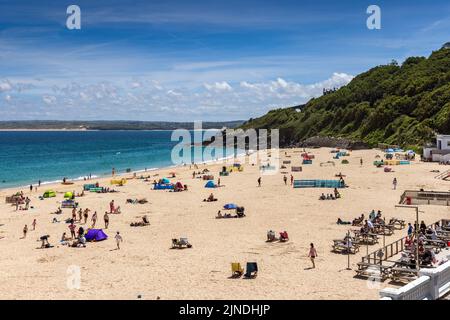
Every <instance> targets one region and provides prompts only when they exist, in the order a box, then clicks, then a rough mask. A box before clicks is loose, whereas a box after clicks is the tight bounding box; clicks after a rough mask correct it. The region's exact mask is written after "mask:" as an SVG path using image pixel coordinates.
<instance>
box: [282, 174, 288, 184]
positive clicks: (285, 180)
mask: <svg viewBox="0 0 450 320" xmlns="http://www.w3.org/2000/svg"><path fill="white" fill-rule="evenodd" d="M283 181H284V185H285V186H287V177H286V175H284V176H283Z"/></svg>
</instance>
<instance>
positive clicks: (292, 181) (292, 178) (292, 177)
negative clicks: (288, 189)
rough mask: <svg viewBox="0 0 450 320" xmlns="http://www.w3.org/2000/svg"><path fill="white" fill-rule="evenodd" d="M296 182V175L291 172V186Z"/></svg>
mask: <svg viewBox="0 0 450 320" xmlns="http://www.w3.org/2000/svg"><path fill="white" fill-rule="evenodd" d="M293 184H294V176H293V175H292V174H291V186H292V185H293Z"/></svg>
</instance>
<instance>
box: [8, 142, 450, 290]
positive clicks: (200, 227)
mask: <svg viewBox="0 0 450 320" xmlns="http://www.w3.org/2000/svg"><path fill="white" fill-rule="evenodd" d="M285 151H287V152H288V155H291V157H290V158H288V159H287V158H285V155H284V152H285ZM308 151H310V152H311V153H313V154H314V155H315V157H316V159H315V160H314V162H313V164H312V165H303V172H299V173H293V175H294V177H295V178H296V179H302V178H303V179H335V177H334V175H335V174H336V173H339V172H342V174H345V175H347V177H346V183H347V184H348V185H349V186H350V187H349V188H347V189H341V194H342V195H343V198H342V199H339V200H336V201H319V200H318V197H319V195H320V194H321V193H322V192H331V191H332V190H331V189H293V188H292V187H291V186H289V183H288V186H285V185H284V182H283V179H282V177H283V174H282V173H280V172H278V173H277V174H275V175H272V176H271V175H268V176H262V187H260V188H259V187H257V178H258V177H259V176H260V172H259V169H258V166H257V165H255V166H252V165H250V164H245V166H244V167H245V169H244V171H243V172H235V173H232V174H231V175H230V176H229V177H220V178H221V182H222V184H224V185H225V187H222V188H218V189H213V190H212V189H205V188H204V184H205V181H202V180H200V179H193V178H192V171H193V169H192V170H190V169H189V167H184V168H178V169H176V172H177V179H173V180H174V182H176V181H181V182H182V183H183V184H187V185H188V186H189V190H188V191H187V192H179V193H173V192H167V191H153V190H151V183H146V182H144V181H143V180H140V179H132V180H129V181H128V183H127V184H126V185H125V186H124V187H115V189H117V190H120V193H110V194H95V193H87V194H86V196H85V197H82V198H77V199H76V201H78V202H79V203H80V206H81V207H82V208H83V209H84V208H86V207H88V208H90V209H91V210H93V211H97V213H98V217H99V219H98V221H97V225H98V226H103V214H104V212H105V211H106V210H108V208H109V202H110V201H111V200H112V199H114V200H115V202H116V205H120V206H121V208H122V214H120V215H110V227H109V229H107V230H105V232H106V233H107V234H108V235H109V239H108V240H106V241H102V242H98V243H88V244H87V248H68V247H65V246H61V245H59V240H60V237H61V235H62V233H63V232H67V234H70V232H69V229H68V224H66V223H64V222H61V223H54V224H53V223H51V221H52V218H53V217H55V215H52V214H50V212H53V211H55V210H56V208H57V207H58V206H59V203H60V202H61V201H62V200H63V193H64V192H66V191H72V190H75V191H76V192H81V190H82V185H83V183H84V182H82V181H81V182H77V183H76V184H75V185H72V186H63V185H53V186H45V187H44V186H42V187H41V188H40V189H39V190H38V192H37V193H36V192H31V193H30V192H29V190H25V189H24V190H23V191H24V192H25V195H28V196H30V197H31V199H32V202H31V205H32V206H34V209H30V210H28V211H17V212H16V211H15V208H14V207H13V206H11V205H9V204H8V205H6V204H5V201H4V199H5V196H7V195H11V194H13V193H14V192H15V191H18V189H17V188H16V189H8V190H2V191H0V199H1V203H0V213H1V214H0V224H2V225H1V226H0V238H1V237H3V238H1V239H0V250H1V253H2V257H1V259H0V281H1V288H2V290H0V298H1V299H136V298H137V296H138V295H141V296H142V299H156V298H157V297H160V298H161V299H378V297H379V294H378V291H379V288H376V287H375V288H373V286H371V285H370V284H369V285H368V282H367V281H365V280H361V279H356V278H354V276H355V272H354V271H353V270H352V271H348V270H346V267H347V256H345V255H340V254H336V253H332V252H331V244H332V240H333V239H339V238H343V237H344V235H345V233H346V232H347V230H349V229H350V228H351V227H349V226H340V225H337V224H336V220H337V218H338V217H341V218H342V219H343V220H348V221H351V220H352V219H353V218H355V217H357V216H360V215H361V213H365V214H366V215H367V214H368V213H369V212H370V211H371V210H372V209H375V210H382V212H383V215H384V216H386V219H387V220H389V219H390V218H391V217H393V216H395V217H397V218H401V219H405V220H406V221H408V222H412V221H413V219H414V216H415V213H414V210H408V209H398V208H397V209H396V208H394V206H395V204H397V203H398V202H399V199H400V195H401V194H402V193H403V191H404V190H406V189H413V190H417V189H420V188H424V189H425V190H441V191H448V189H449V187H448V186H449V182H447V181H442V180H437V179H434V176H435V175H436V174H435V173H432V172H430V171H431V170H441V171H442V170H445V169H446V167H443V166H440V165H438V164H433V163H420V162H418V161H416V162H414V163H413V164H411V165H404V166H395V167H393V168H394V170H395V172H394V173H385V172H383V169H380V168H376V167H375V166H373V164H372V162H373V160H375V155H377V154H379V155H382V152H381V151H379V150H366V151H354V152H352V153H351V156H350V157H345V159H348V160H349V161H350V164H348V165H343V164H341V162H340V160H334V161H335V163H336V166H335V167H333V166H323V167H321V166H320V162H326V161H330V160H332V154H331V153H330V149H326V148H322V149H309V150H308ZM280 156H281V160H283V159H285V160H291V161H292V164H293V165H301V158H300V153H299V150H294V149H290V150H282V151H281V152H280ZM361 157H362V158H363V160H364V164H363V166H362V167H361V166H360V164H359V161H360V158H361ZM341 159H344V158H341ZM221 166H222V165H221V164H211V165H208V168H209V169H210V170H211V172H212V174H214V176H215V180H216V181H217V178H218V177H219V175H218V172H219V170H220V168H221ZM205 167H206V166H205V165H201V166H200V170H201V169H203V168H205ZM287 167H288V169H287V170H286V171H288V174H287V176H288V178H289V175H290V173H291V172H290V165H288V166H287ZM170 171H173V169H165V170H158V171H153V172H147V173H144V174H145V175H148V174H151V175H154V174H159V176H158V177H155V179H158V178H162V177H164V176H167V175H168V173H169V172H170ZM280 171H284V170H280ZM129 176H130V175H129ZM394 177H396V178H397V179H398V189H397V190H395V191H394V190H392V180H393V178H394ZM152 179H153V177H152ZM95 181H99V182H100V184H101V185H103V186H109V187H111V186H110V185H109V178H108V179H106V178H104V179H103V180H102V179H99V180H94V181H93V182H95ZM46 189H54V190H55V191H57V197H56V198H51V199H45V200H39V199H38V196H39V195H42V193H43V192H44V191H45V190H46ZM211 190H212V191H213V193H214V195H215V196H216V197H217V198H218V199H219V201H217V202H212V203H205V202H202V200H203V199H204V198H206V197H207V196H208V195H209V193H210V192H211ZM144 197H145V198H147V199H148V200H149V203H147V204H144V205H140V204H135V205H133V204H126V203H125V202H126V199H127V198H144ZM230 202H233V203H236V204H238V205H241V206H244V207H245V212H246V215H247V216H246V217H245V218H243V219H220V220H219V219H215V215H216V213H217V211H218V210H219V209H221V208H222V206H223V205H224V204H226V203H230ZM421 210H423V211H425V212H424V213H421V216H420V219H421V220H422V219H423V220H425V222H426V223H427V224H428V223H432V222H434V221H437V220H439V219H441V218H449V208H448V207H444V206H422V207H421ZM63 211H64V212H63V214H62V215H59V216H57V218H58V219H59V220H61V221H64V220H65V219H66V218H69V217H70V216H71V209H63ZM144 214H147V215H148V217H149V219H150V222H151V225H150V226H147V227H130V226H129V224H130V222H133V221H139V220H140V218H141V217H142V215H144ZM91 215H92V213H91ZM33 219H37V228H36V230H35V231H29V233H28V236H27V238H26V239H21V237H22V229H23V227H24V225H25V224H27V225H28V227H29V229H30V230H31V229H32V228H31V223H32V221H33ZM89 220H90V217H89ZM88 224H90V222H88ZM78 225H79V224H78V223H77V226H78ZM86 227H88V226H86ZM269 229H273V230H275V231H276V232H279V231H283V230H286V231H287V232H288V233H289V236H290V241H288V242H286V243H278V242H275V243H266V242H265V240H266V232H267V230H269ZM116 231H120V233H121V235H122V236H123V239H124V242H123V243H122V248H121V249H120V250H114V249H115V247H116V245H115V241H114V235H115V233H116ZM45 234H49V235H50V236H51V237H50V242H51V244H53V245H55V247H54V248H50V249H37V248H38V247H39V246H40V242H38V241H37V239H38V238H39V237H40V236H41V235H45ZM405 234H406V230H401V231H396V232H395V234H394V235H393V236H390V237H386V243H389V242H392V241H394V240H396V239H399V238H400V237H403V236H404V235H405ZM184 236H185V237H188V238H189V241H190V242H191V243H192V244H193V248H192V249H183V250H171V249H170V247H171V239H172V238H177V237H184ZM311 242H313V243H314V244H315V246H316V248H317V251H318V255H319V257H318V258H317V259H316V260H317V261H316V265H317V268H316V269H314V270H309V269H308V268H309V267H310V265H311V263H310V261H309V259H308V257H307V254H308V249H309V244H310V243H311ZM381 243H382V241H380V245H381ZM378 247H379V246H370V247H369V252H372V251H374V250H375V249H376V248H378ZM365 253H366V248H365V247H363V248H361V251H360V253H359V254H356V255H352V256H351V257H350V262H351V267H352V268H353V269H354V268H355V267H356V263H357V262H359V261H360V259H361V257H362V256H363V255H365ZM247 261H256V262H257V263H258V266H259V274H258V277H257V278H256V279H252V280H245V279H230V278H229V277H230V275H231V269H230V263H231V262H241V264H243V265H244V266H245V263H246V262H247ZM70 266H79V267H80V270H81V287H80V289H69V288H68V286H67V282H68V280H69V281H70V279H71V278H70V277H71V274H70V273H68V268H69V267H70ZM69 270H70V268H69ZM386 285H388V284H387V283H384V284H381V287H384V286H386Z"/></svg>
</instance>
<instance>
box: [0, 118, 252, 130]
mask: <svg viewBox="0 0 450 320" xmlns="http://www.w3.org/2000/svg"><path fill="white" fill-rule="evenodd" d="M243 122H244V121H241V120H236V121H223V122H211V121H205V122H202V123H201V124H202V129H219V130H220V129H221V128H236V127H238V126H240V125H241V124H242V123H243ZM175 129H187V130H193V129H194V122H170V121H128V120H118V121H111V120H98V121H97V120H93V121H59V120H24V121H21V120H18V121H15V120H11V121H0V131H99V130H134V131H135V130H175Z"/></svg>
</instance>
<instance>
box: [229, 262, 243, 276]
mask: <svg viewBox="0 0 450 320" xmlns="http://www.w3.org/2000/svg"><path fill="white" fill-rule="evenodd" d="M243 274H244V268H242V267H241V264H240V263H239V262H232V263H231V276H232V277H235V278H239V277H240V276H242V275H243Z"/></svg>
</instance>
